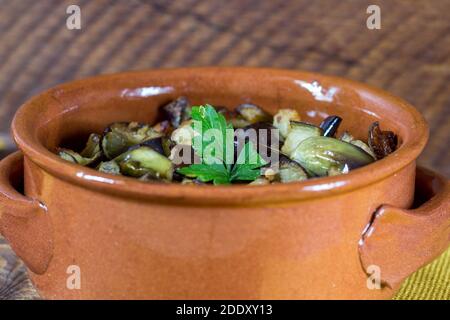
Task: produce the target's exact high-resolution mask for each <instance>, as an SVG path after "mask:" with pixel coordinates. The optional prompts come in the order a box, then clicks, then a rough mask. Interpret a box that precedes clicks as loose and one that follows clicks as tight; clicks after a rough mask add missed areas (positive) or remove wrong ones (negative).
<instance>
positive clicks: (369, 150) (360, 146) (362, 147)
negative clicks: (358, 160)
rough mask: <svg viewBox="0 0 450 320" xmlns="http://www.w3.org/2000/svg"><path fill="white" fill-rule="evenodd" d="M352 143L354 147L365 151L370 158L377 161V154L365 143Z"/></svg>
mask: <svg viewBox="0 0 450 320" xmlns="http://www.w3.org/2000/svg"><path fill="white" fill-rule="evenodd" d="M350 143H351V144H352V145H354V146H357V147H358V148H361V149H363V150H364V151H365V152H367V153H368V154H370V156H371V157H372V158H373V159H374V160H376V159H377V157H376V156H375V153H373V151H372V149H370V147H369V146H368V145H367V144H365V143H364V142H363V141H361V140H352V141H350Z"/></svg>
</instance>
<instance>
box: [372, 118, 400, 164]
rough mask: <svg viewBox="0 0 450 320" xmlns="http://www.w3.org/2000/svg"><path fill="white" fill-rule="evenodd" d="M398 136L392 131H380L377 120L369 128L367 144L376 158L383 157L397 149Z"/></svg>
mask: <svg viewBox="0 0 450 320" xmlns="http://www.w3.org/2000/svg"><path fill="white" fill-rule="evenodd" d="M397 144H398V138H397V135H396V134H395V133H393V132H392V131H382V130H381V129H380V124H379V123H378V122H374V123H372V125H371V126H370V128H369V146H370V148H371V149H372V150H373V152H374V154H375V155H376V157H377V159H378V160H379V159H383V158H384V157H386V156H387V155H389V154H391V153H392V152H394V151H395V150H396V149H397Z"/></svg>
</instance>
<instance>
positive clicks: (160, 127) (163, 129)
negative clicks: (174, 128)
mask: <svg viewBox="0 0 450 320" xmlns="http://www.w3.org/2000/svg"><path fill="white" fill-rule="evenodd" d="M153 130H155V131H156V132H159V133H162V134H168V133H169V132H170V131H171V125H170V122H169V121H168V120H164V121H161V122H158V123H157V124H155V125H154V126H153Z"/></svg>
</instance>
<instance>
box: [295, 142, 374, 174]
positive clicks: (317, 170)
mask: <svg viewBox="0 0 450 320" xmlns="http://www.w3.org/2000/svg"><path fill="white" fill-rule="evenodd" d="M291 158H292V159H293V160H295V161H297V162H298V163H300V164H301V166H302V167H303V168H305V169H306V170H307V172H308V174H310V173H312V174H314V175H316V176H320V177H322V176H326V175H327V174H328V171H329V170H330V169H331V167H334V168H335V169H338V170H344V169H345V168H347V169H350V170H351V169H356V168H359V167H362V166H365V165H368V164H370V163H372V162H373V161H375V160H374V159H373V158H372V156H371V155H369V154H368V153H366V152H365V151H364V150H363V149H361V148H359V147H357V146H354V145H353V144H351V143H347V142H344V141H341V140H337V139H334V138H330V137H311V138H308V139H306V140H304V141H303V142H301V143H300V144H299V145H298V147H297V148H296V149H295V151H294V152H293V154H292V155H291ZM347 169H346V170H347Z"/></svg>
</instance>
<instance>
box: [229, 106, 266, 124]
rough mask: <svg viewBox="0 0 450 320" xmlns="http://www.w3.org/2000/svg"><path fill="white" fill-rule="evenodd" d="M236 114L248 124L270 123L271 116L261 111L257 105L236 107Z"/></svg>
mask: <svg viewBox="0 0 450 320" xmlns="http://www.w3.org/2000/svg"><path fill="white" fill-rule="evenodd" d="M236 112H237V113H238V114H239V115H240V116H241V117H242V118H243V119H244V120H246V121H248V122H249V123H250V124H253V123H257V122H270V123H272V116H271V115H270V114H268V113H267V112H265V111H264V110H262V109H261V108H260V107H258V106H257V105H254V104H251V103H244V104H241V105H239V106H238V107H236Z"/></svg>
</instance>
